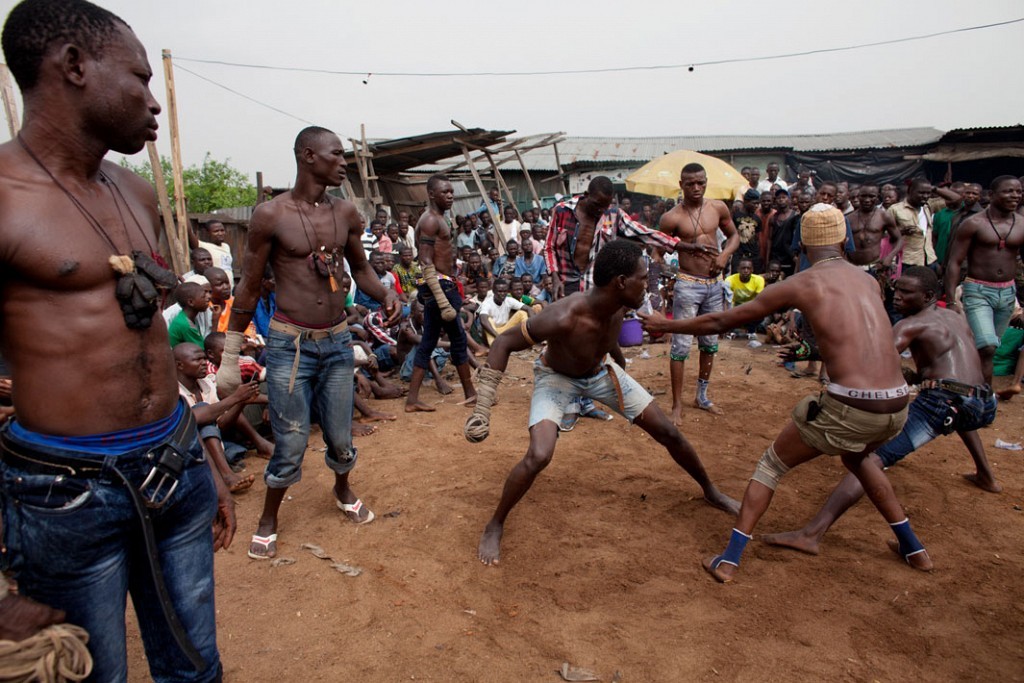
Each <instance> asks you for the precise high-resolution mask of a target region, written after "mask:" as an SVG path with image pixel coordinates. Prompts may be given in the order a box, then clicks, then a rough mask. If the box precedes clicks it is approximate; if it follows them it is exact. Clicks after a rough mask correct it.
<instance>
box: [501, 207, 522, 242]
mask: <svg viewBox="0 0 1024 683" xmlns="http://www.w3.org/2000/svg"><path fill="white" fill-rule="evenodd" d="M516 213H517V212H516V208H515V207H514V206H506V207H505V208H504V210H503V211H502V221H501V231H502V233H503V234H505V235H507V236H508V238H509V239H515V238H516V235H518V234H519V226H520V223H519V221H518V220H516Z"/></svg>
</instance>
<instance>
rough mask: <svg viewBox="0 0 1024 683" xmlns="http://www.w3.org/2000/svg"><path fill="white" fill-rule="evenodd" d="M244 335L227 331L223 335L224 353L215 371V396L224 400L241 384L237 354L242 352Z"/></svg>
mask: <svg viewBox="0 0 1024 683" xmlns="http://www.w3.org/2000/svg"><path fill="white" fill-rule="evenodd" d="M243 341H245V335H244V334H242V333H241V332H232V331H230V330H229V331H228V332H226V333H225V334H224V353H223V354H221V358H220V367H219V368H218V369H217V395H218V396H220V397H221V398H226V397H228V396H230V395H231V394H233V393H235V390H237V389H238V387H239V386H240V385H241V384H242V373H241V370H240V369H239V367H238V354H239V352H240V351H241V350H242V342H243Z"/></svg>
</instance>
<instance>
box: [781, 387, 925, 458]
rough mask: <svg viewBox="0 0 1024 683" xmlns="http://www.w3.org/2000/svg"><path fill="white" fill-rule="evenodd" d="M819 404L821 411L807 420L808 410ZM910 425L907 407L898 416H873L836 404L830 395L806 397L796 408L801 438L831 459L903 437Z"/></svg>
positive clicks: (797, 424)
mask: <svg viewBox="0 0 1024 683" xmlns="http://www.w3.org/2000/svg"><path fill="white" fill-rule="evenodd" d="M813 402H817V403H818V405H819V406H820V408H821V410H820V411H818V414H817V415H816V416H815V417H814V419H813V420H811V421H808V420H807V410H808V408H809V407H810V405H811V403H813ZM906 421H907V407H906V406H904V407H903V410H900V411H899V412H896V413H869V412H867V411H865V410H860V409H859V408H854V407H853V406H848V405H846V404H845V403H842V402H841V401H838V400H836V399H835V398H834V397H833V396H831V395H830V394H827V393H823V394H821V395H815V396H806V397H805V398H804V399H803V400H801V401H800V402H799V403H797V404H796V407H795V408H793V422H794V423H795V424H796V428H797V431H799V432H800V438H801V439H803V442H804V443H806V444H807V445H808V446H810V447H811V448H815V449H817V450H819V451H821V452H822V453H826V454H828V455H841V454H842V453H861V452H863V451H864V449H866V448H867V447H868V446H869V445H871V444H881V443H884V442H886V441H888V440H889V439H891V438H892V437H894V436H896V435H897V434H899V433H900V430H902V429H903V424H904V423H905V422H906Z"/></svg>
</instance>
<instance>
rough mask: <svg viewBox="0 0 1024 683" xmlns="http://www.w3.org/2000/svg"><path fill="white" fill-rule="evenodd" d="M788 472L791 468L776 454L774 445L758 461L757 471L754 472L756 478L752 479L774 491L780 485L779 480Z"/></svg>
mask: <svg viewBox="0 0 1024 683" xmlns="http://www.w3.org/2000/svg"><path fill="white" fill-rule="evenodd" d="M786 472H789V467H787V466H786V464H785V463H784V462H782V460H780V459H779V456H778V455H776V454H775V444H774V443H772V444H770V445H769V446H768V448H767V449H766V450H765V452H764V455H762V456H761V459H760V460H758V461H757V469H755V470H754V476H752V477H751V478H750V479H751V481H756V482H758V483H759V484H764V485H765V486H767V487H768V488H770V489H771V490H772V491H774V490H775V487H776V486H778V485H779V480H780V479H782V476H783V475H784V474H786Z"/></svg>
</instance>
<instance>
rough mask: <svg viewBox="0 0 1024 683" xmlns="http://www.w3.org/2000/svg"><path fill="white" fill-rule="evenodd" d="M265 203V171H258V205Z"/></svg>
mask: <svg viewBox="0 0 1024 683" xmlns="http://www.w3.org/2000/svg"><path fill="white" fill-rule="evenodd" d="M262 203H263V171H256V206H259V205H260V204H262Z"/></svg>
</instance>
